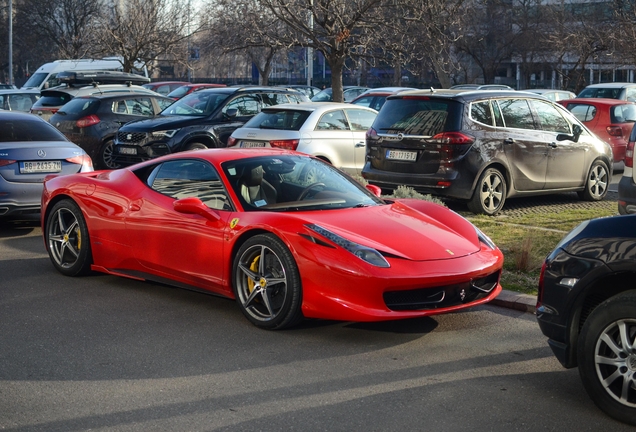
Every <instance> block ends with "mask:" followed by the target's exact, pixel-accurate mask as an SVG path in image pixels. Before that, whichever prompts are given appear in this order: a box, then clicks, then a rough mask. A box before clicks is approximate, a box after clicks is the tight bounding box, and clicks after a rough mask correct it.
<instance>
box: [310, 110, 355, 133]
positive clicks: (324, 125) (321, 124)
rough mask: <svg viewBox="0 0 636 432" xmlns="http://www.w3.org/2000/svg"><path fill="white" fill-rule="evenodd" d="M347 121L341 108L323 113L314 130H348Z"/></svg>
mask: <svg viewBox="0 0 636 432" xmlns="http://www.w3.org/2000/svg"><path fill="white" fill-rule="evenodd" d="M348 129H349V123H348V122H347V118H346V117H345V115H344V112H342V111H341V110H338V111H331V112H328V113H325V114H323V115H322V117H320V120H318V124H317V125H316V130H348Z"/></svg>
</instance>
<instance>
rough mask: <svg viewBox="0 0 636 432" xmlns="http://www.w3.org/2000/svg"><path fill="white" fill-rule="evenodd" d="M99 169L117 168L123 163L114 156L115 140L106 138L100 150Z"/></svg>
mask: <svg viewBox="0 0 636 432" xmlns="http://www.w3.org/2000/svg"><path fill="white" fill-rule="evenodd" d="M98 165H99V167H98V168H99V169H117V168H119V167H120V166H121V165H120V164H118V163H116V162H115V160H114V158H113V140H106V141H104V143H103V144H102V147H101V149H100V150H99V161H98Z"/></svg>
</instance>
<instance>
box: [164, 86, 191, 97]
mask: <svg viewBox="0 0 636 432" xmlns="http://www.w3.org/2000/svg"><path fill="white" fill-rule="evenodd" d="M190 88H191V87H190V86H188V85H184V86H181V87H179V88H176V89H174V90H172V91H171V92H170V93H168V97H171V98H182V97H183V96H185V95H186V94H188V90H190Z"/></svg>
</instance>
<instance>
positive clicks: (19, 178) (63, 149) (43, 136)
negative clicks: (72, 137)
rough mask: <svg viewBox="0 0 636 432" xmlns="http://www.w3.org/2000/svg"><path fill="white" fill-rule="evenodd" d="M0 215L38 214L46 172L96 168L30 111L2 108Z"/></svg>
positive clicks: (70, 143) (81, 151)
mask: <svg viewBox="0 0 636 432" xmlns="http://www.w3.org/2000/svg"><path fill="white" fill-rule="evenodd" d="M0 131H1V132H0V217H2V216H9V215H14V214H26V213H37V212H39V211H40V202H41V199H42V182H43V180H44V177H45V176H46V175H47V174H74V173H78V172H82V173H84V172H88V171H92V170H93V164H92V162H91V159H90V157H89V156H88V155H87V154H86V152H84V150H82V149H81V148H79V147H78V146H76V145H75V144H73V143H72V142H70V141H69V140H67V139H66V137H65V136H64V135H62V134H61V133H60V132H59V131H58V130H57V129H55V128H54V127H53V126H51V125H50V124H48V123H47V122H45V121H44V120H42V119H41V118H38V117H36V116H34V115H31V114H28V113H22V112H17V111H0Z"/></svg>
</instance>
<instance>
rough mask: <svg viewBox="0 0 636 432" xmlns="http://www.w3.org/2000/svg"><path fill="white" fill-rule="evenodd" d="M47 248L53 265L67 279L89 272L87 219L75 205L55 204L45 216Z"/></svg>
mask: <svg viewBox="0 0 636 432" xmlns="http://www.w3.org/2000/svg"><path fill="white" fill-rule="evenodd" d="M44 234H45V236H46V238H45V244H46V248H47V250H48V252H49V257H50V258H51V262H52V263H53V266H55V268H56V269H57V270H58V271H59V272H60V273H62V274H64V275H66V276H78V275H82V274H86V273H88V272H90V268H91V264H93V254H92V251H91V243H90V238H89V235H88V227H87V226H86V220H85V219H84V215H83V214H82V211H81V210H80V208H79V207H78V206H77V204H75V202H73V201H71V200H69V199H65V200H62V201H60V202H58V203H56V204H55V205H54V206H53V208H52V209H51V211H50V212H49V214H48V216H47V217H46V226H45V231H44Z"/></svg>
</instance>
